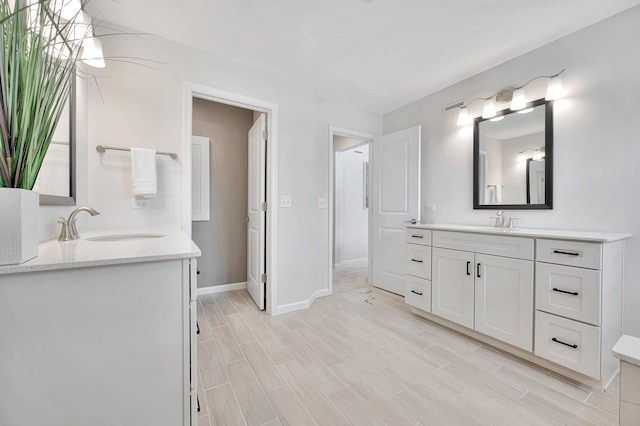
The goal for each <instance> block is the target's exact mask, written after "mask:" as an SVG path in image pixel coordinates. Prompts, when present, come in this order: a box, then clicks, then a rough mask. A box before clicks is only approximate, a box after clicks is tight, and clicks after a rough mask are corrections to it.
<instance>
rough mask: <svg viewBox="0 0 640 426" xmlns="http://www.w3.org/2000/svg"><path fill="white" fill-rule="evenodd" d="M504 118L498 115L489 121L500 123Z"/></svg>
mask: <svg viewBox="0 0 640 426" xmlns="http://www.w3.org/2000/svg"><path fill="white" fill-rule="evenodd" d="M503 118H504V115H499V116H497V117H493V118H490V119H489V121H500V120H502V119H503Z"/></svg>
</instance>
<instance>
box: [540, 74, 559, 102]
mask: <svg viewBox="0 0 640 426" xmlns="http://www.w3.org/2000/svg"><path fill="white" fill-rule="evenodd" d="M563 96H564V88H563V87H562V79H561V78H560V76H559V75H556V76H555V77H551V78H550V79H549V82H548V83H547V96H545V97H544V98H545V99H546V100H547V101H555V100H556V99H560V98H561V97H563Z"/></svg>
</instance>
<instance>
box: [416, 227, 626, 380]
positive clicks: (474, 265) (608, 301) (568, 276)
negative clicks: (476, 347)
mask: <svg viewBox="0 0 640 426" xmlns="http://www.w3.org/2000/svg"><path fill="white" fill-rule="evenodd" d="M419 232H425V233H426V232H429V236H430V238H429V239H426V238H422V243H417V242H416V237H415V236H416V235H419ZM630 237H631V236H630V235H629V234H612V233H589V232H575V231H566V232H565V231H550V230H532V229H519V230H515V231H509V230H503V229H496V228H491V227H482V226H464V225H439V224H434V225H414V226H410V227H408V228H407V246H408V248H407V285H408V286H409V285H413V284H412V283H413V282H414V281H413V280H414V279H415V278H416V277H417V275H419V273H418V272H416V271H417V267H416V266H415V265H412V264H411V263H409V261H410V260H411V259H414V258H417V257H416V253H417V252H416V251H415V249H413V248H412V247H411V246H415V245H423V246H426V245H428V243H427V241H430V247H429V248H430V253H431V265H429V266H427V265H424V263H419V264H420V267H419V268H420V269H421V270H430V271H431V276H430V277H428V278H429V279H430V281H428V283H429V286H428V287H427V286H426V285H425V286H424V287H423V288H424V289H427V288H431V295H430V309H426V308H425V307H421V306H420V305H419V304H418V303H415V302H414V299H413V296H411V295H408V296H406V299H405V300H406V301H407V303H409V304H411V305H412V307H413V308H415V309H412V311H413V312H414V313H416V314H419V315H421V316H423V317H425V318H427V319H430V320H432V321H435V322H438V323H440V324H442V325H445V326H448V327H450V328H453V329H455V330H457V331H459V332H462V333H465V334H468V335H470V336H472V337H474V338H476V339H479V340H482V341H484V342H486V343H488V344H491V345H493V346H496V347H498V348H500V349H503V350H505V351H508V352H511V353H513V354H516V355H518V356H520V357H522V358H525V359H527V360H529V361H532V362H535V363H538V364H540V365H542V366H544V367H545V368H548V369H551V370H553V371H556V372H558V373H561V374H564V375H566V376H568V377H571V378H573V379H575V380H578V381H581V382H583V383H587V384H589V385H592V386H597V387H600V388H606V386H607V385H608V384H609V382H610V381H611V380H612V379H613V377H615V375H616V373H617V361H616V359H615V358H613V357H612V356H611V348H612V347H613V345H614V344H615V342H616V341H617V339H618V338H619V337H620V335H621V331H622V324H621V318H622V315H621V313H622V285H623V269H624V267H623V266H624V265H623V264H624V262H623V259H624V240H625V239H627V238H630ZM425 253H426V252H425ZM418 260H422V257H421V258H420V259H418ZM414 263H415V262H414ZM423 279H424V277H423ZM408 288H409V287H408ZM421 296H422V298H421V300H426V299H427V298H428V296H427V297H425V296H426V295H421Z"/></svg>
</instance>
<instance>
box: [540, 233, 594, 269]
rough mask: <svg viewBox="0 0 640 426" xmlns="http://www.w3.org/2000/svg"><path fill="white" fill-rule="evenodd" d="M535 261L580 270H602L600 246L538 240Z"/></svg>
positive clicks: (576, 242)
mask: <svg viewBox="0 0 640 426" xmlns="http://www.w3.org/2000/svg"><path fill="white" fill-rule="evenodd" d="M536 260H538V261H540V262H548V263H556V264H559V265H569V266H579V267H581V268H590V269H602V244H599V243H585V242H581V241H562V240H547V239H544V238H540V239H538V242H537V244H536Z"/></svg>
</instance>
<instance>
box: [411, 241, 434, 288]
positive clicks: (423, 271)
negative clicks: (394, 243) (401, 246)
mask: <svg viewBox="0 0 640 426" xmlns="http://www.w3.org/2000/svg"><path fill="white" fill-rule="evenodd" d="M406 273H407V274H409V275H413V276H416V277H420V278H424V279H426V280H430V279H431V247H428V246H419V245H416V244H407V255H406Z"/></svg>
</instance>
